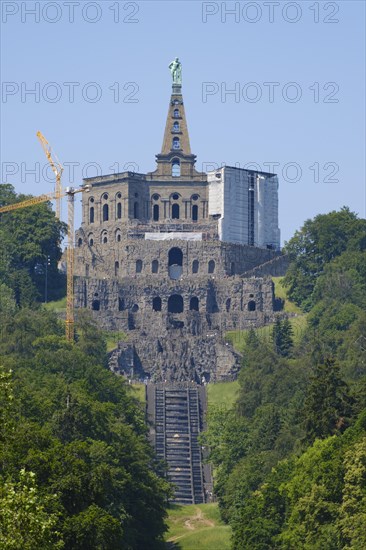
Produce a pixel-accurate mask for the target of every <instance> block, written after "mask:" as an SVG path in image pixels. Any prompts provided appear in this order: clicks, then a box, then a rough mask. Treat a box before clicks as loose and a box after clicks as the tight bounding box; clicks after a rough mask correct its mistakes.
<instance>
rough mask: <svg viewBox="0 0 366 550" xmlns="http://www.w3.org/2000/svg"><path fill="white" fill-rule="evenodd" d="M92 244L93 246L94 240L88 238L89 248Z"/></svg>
mask: <svg viewBox="0 0 366 550" xmlns="http://www.w3.org/2000/svg"><path fill="white" fill-rule="evenodd" d="M93 244H94V239H93V237H90V239H89V246H93Z"/></svg>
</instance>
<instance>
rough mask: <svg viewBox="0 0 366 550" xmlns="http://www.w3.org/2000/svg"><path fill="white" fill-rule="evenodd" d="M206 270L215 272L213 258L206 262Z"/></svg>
mask: <svg viewBox="0 0 366 550" xmlns="http://www.w3.org/2000/svg"><path fill="white" fill-rule="evenodd" d="M208 272H209V273H215V261H214V260H210V261H209V262H208Z"/></svg>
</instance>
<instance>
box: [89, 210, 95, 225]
mask: <svg viewBox="0 0 366 550" xmlns="http://www.w3.org/2000/svg"><path fill="white" fill-rule="evenodd" d="M89 223H94V206H91V207H90V208H89Z"/></svg>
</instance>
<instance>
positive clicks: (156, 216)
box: [153, 204, 159, 222]
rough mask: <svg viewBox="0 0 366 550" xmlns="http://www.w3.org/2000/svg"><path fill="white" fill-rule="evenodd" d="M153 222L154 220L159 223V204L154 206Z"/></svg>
mask: <svg viewBox="0 0 366 550" xmlns="http://www.w3.org/2000/svg"><path fill="white" fill-rule="evenodd" d="M153 220H154V222H158V221H159V205H158V204H154V206H153Z"/></svg>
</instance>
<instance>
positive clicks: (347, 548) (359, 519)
mask: <svg viewBox="0 0 366 550" xmlns="http://www.w3.org/2000/svg"><path fill="white" fill-rule="evenodd" d="M344 466H345V474H344V486H343V499H342V506H341V508H340V514H339V520H338V523H337V527H340V529H341V533H342V538H343V544H344V546H343V550H358V549H361V548H366V529H365V525H366V437H364V438H362V439H361V440H360V441H358V442H357V443H356V444H355V445H354V446H353V447H352V448H351V449H349V450H348V451H347V453H346V454H345V458H344Z"/></svg>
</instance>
